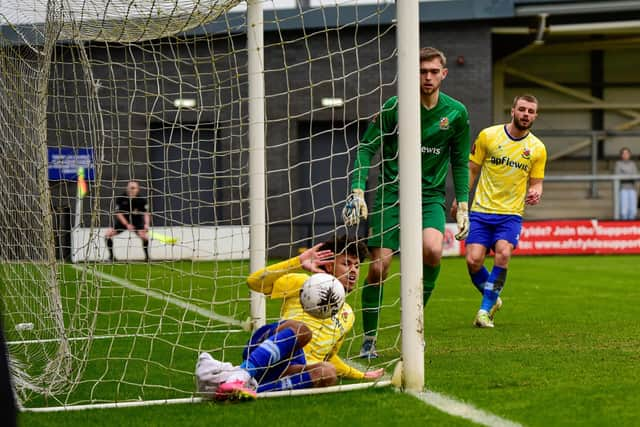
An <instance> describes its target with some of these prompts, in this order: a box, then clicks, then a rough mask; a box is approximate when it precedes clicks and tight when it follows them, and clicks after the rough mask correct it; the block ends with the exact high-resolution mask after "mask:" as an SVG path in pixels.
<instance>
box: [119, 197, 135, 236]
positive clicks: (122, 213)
mask: <svg viewBox="0 0 640 427" xmlns="http://www.w3.org/2000/svg"><path fill="white" fill-rule="evenodd" d="M123 205H124V201H123V200H122V198H121V197H118V198H116V212H115V217H116V220H118V222H119V223H120V224H122V226H123V227H124V228H126V229H127V230H131V229H133V225H131V224H129V221H127V218H126V217H125V213H127V212H126V211H125V209H124V207H123Z"/></svg>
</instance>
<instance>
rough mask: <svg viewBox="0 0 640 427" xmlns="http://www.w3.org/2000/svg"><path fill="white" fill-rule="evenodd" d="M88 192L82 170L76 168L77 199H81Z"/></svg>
mask: <svg viewBox="0 0 640 427" xmlns="http://www.w3.org/2000/svg"><path fill="white" fill-rule="evenodd" d="M88 191H89V187H88V185H87V181H86V180H85V179H84V168H78V198H80V199H82V198H83V197H84V196H86V195H87V192H88Z"/></svg>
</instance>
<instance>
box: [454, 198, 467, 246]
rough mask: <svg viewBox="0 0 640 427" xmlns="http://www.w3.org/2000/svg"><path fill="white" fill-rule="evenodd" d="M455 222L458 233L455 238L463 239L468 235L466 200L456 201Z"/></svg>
mask: <svg viewBox="0 0 640 427" xmlns="http://www.w3.org/2000/svg"><path fill="white" fill-rule="evenodd" d="M456 222H457V223H458V234H456V236H455V237H456V240H464V239H466V238H467V236H468V235H469V205H468V203H467V202H460V203H458V206H457V210H456Z"/></svg>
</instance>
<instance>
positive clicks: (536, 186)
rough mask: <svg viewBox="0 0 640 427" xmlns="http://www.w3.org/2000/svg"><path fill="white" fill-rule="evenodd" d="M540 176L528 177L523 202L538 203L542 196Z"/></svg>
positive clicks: (528, 203)
mask: <svg viewBox="0 0 640 427" xmlns="http://www.w3.org/2000/svg"><path fill="white" fill-rule="evenodd" d="M542 181H543V179H542V178H530V179H529V189H528V190H527V197H526V198H525V201H524V202H525V203H526V204H527V205H537V204H538V203H540V198H541V197H542Z"/></svg>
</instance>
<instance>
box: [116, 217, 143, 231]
mask: <svg viewBox="0 0 640 427" xmlns="http://www.w3.org/2000/svg"><path fill="white" fill-rule="evenodd" d="M131 224H133V226H134V227H135V229H136V231H137V230H144V220H141V221H131ZM113 228H114V229H115V230H116V231H117V232H118V233H122V232H123V231H125V230H126V229H127V227H125V226H124V225H122V223H121V222H120V221H118V220H117V219H116V223H115V226H114V227H113Z"/></svg>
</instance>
